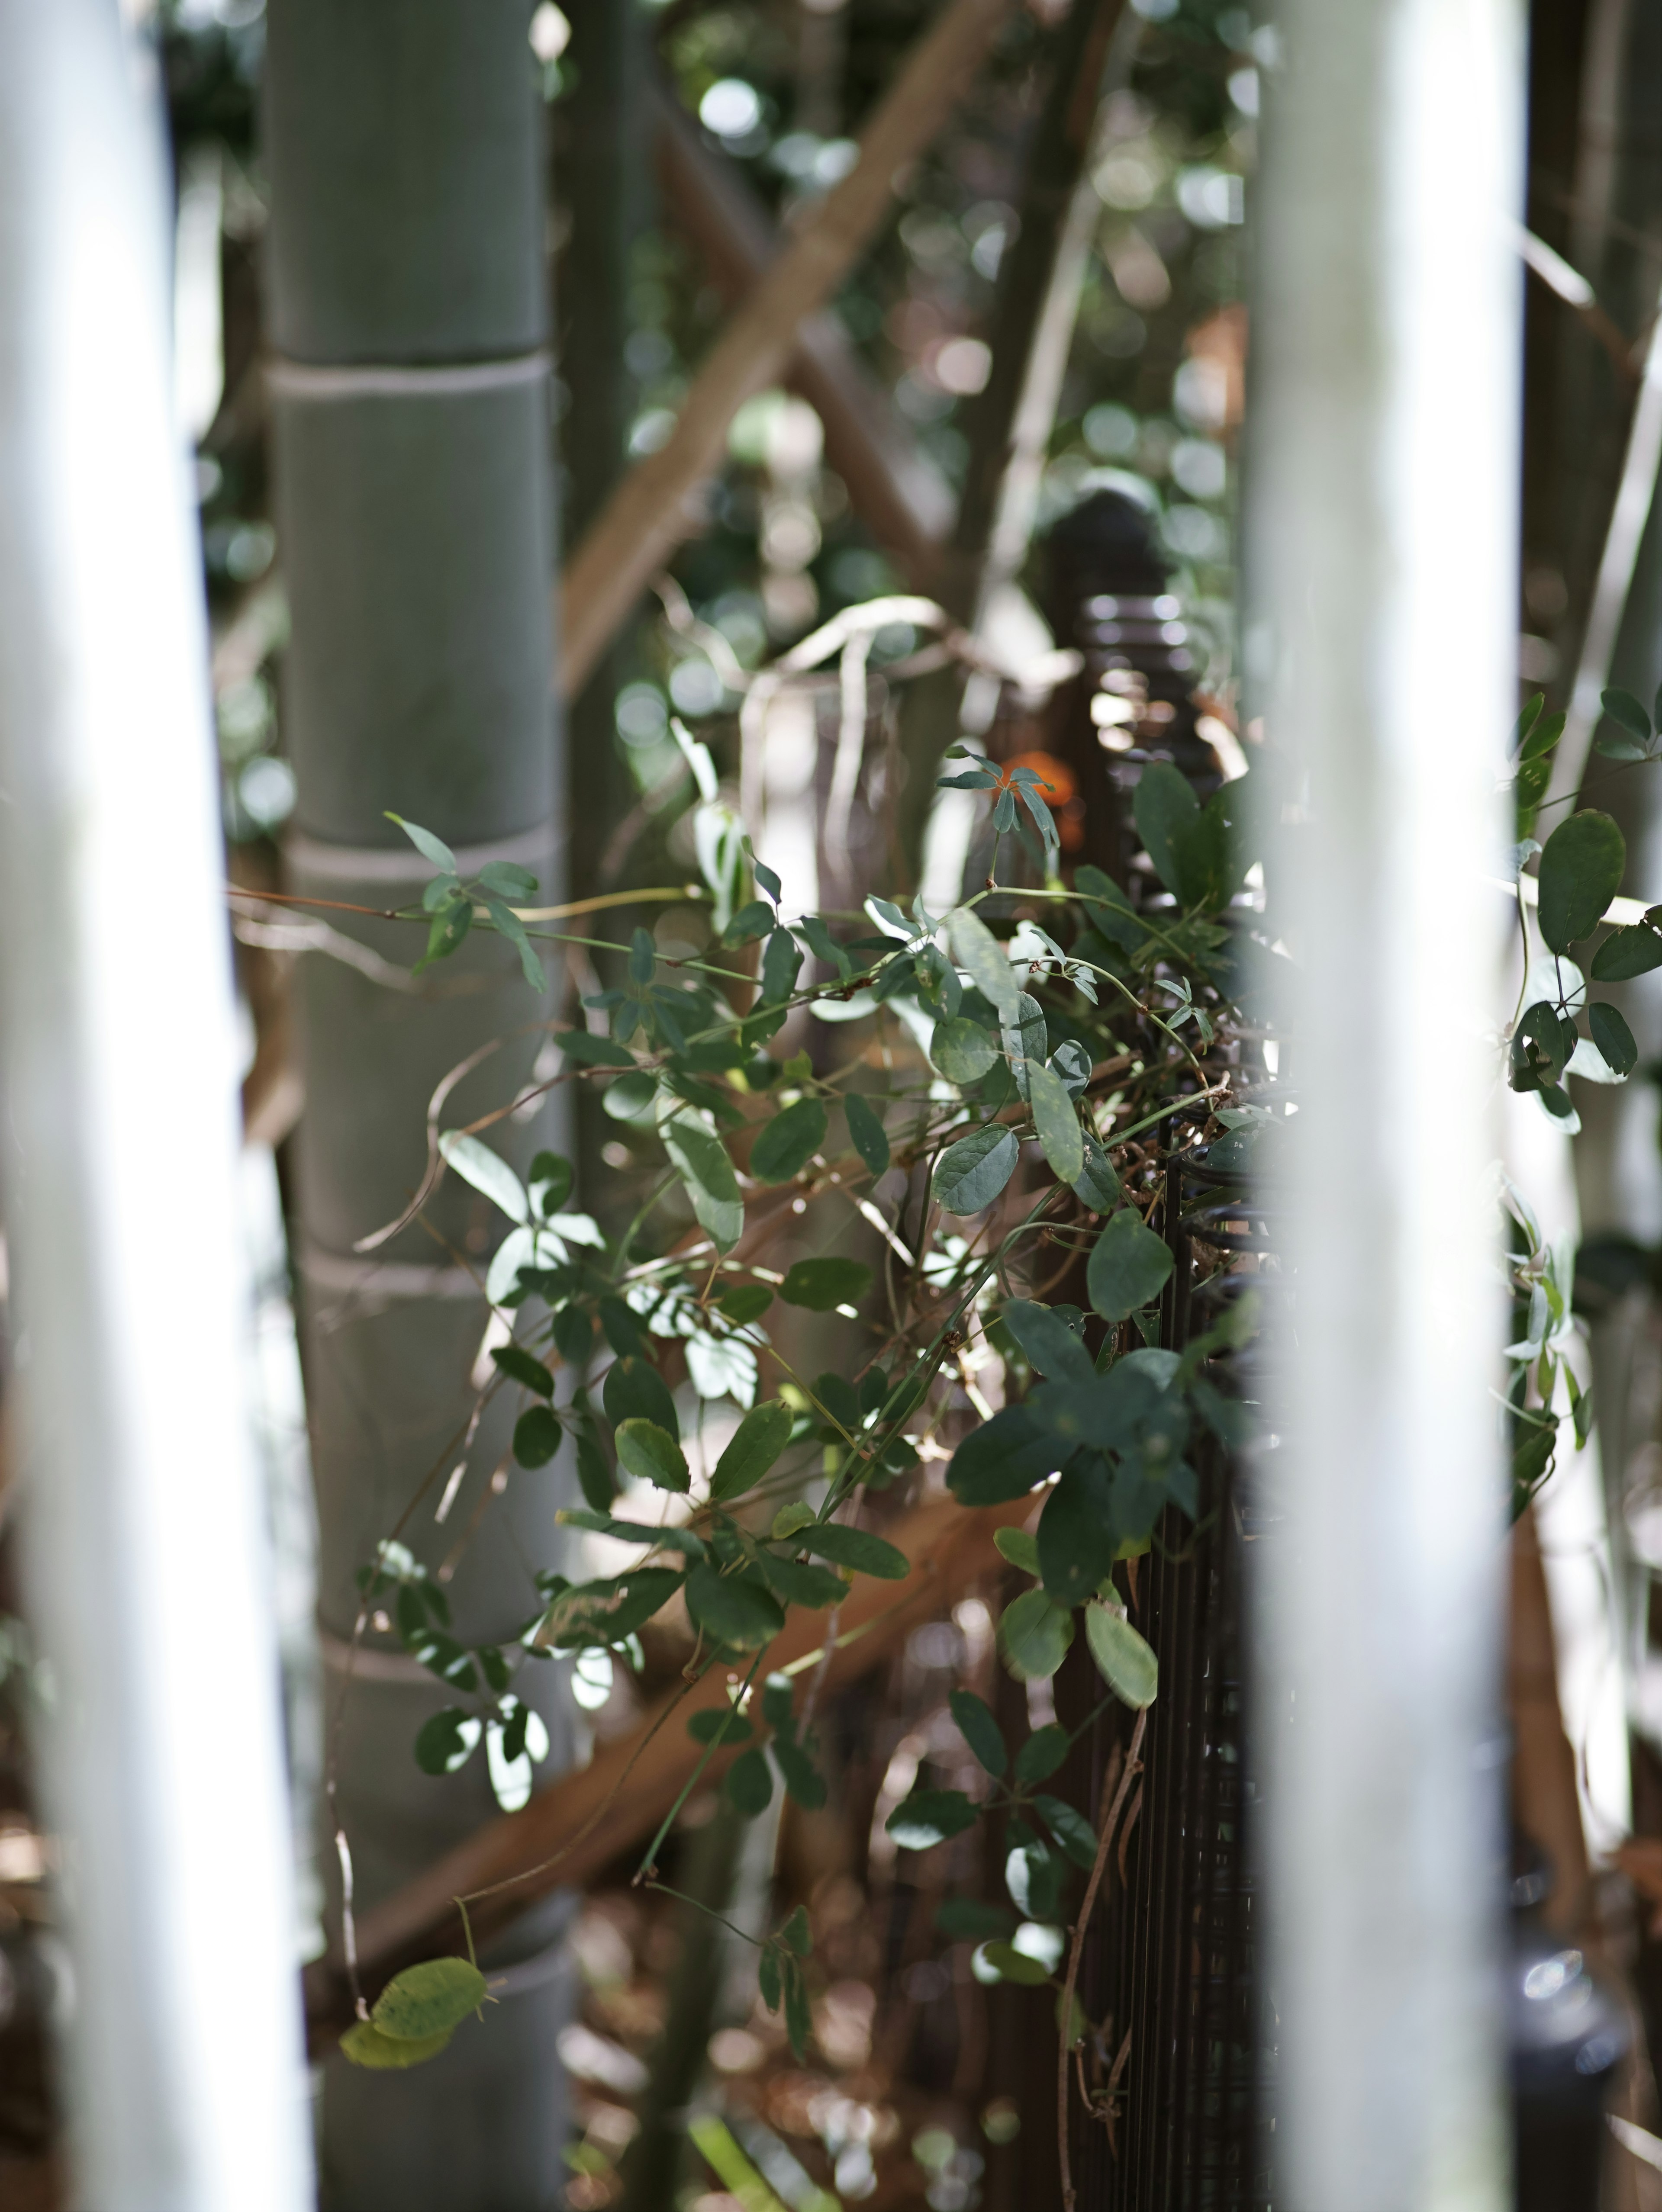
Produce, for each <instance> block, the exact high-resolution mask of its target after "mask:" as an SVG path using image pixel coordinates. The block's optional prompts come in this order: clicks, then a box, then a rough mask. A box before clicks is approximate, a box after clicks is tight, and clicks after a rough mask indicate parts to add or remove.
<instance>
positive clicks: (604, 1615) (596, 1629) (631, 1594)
mask: <svg viewBox="0 0 1662 2212" xmlns="http://www.w3.org/2000/svg"><path fill="white" fill-rule="evenodd" d="M703 1571H706V1570H703V1569H701V1570H700V1572H703ZM680 1586H681V1576H680V1574H679V1571H678V1570H677V1569H675V1568H673V1567H631V1568H630V1571H629V1572H628V1573H627V1574H622V1575H613V1576H612V1577H609V1578H606V1579H603V1580H601V1581H600V1582H592V1583H578V1585H577V1586H576V1588H575V1589H566V1590H562V1591H561V1592H560V1594H559V1595H558V1596H557V1597H556V1598H555V1599H553V1600H552V1601H551V1603H550V1605H549V1607H548V1610H547V1612H546V1613H545V1614H544V1616H543V1619H542V1620H541V1622H540V1623H539V1627H538V1631H537V1638H536V1640H537V1642H538V1644H539V1646H546V1645H549V1644H582V1643H594V1644H621V1643H622V1642H623V1640H624V1638H625V1637H626V1636H632V1635H633V1634H634V1632H635V1631H636V1629H637V1628H640V1627H642V1626H643V1625H644V1624H645V1623H646V1622H647V1621H648V1620H651V1618H652V1616H653V1614H654V1613H660V1612H661V1611H662V1609H663V1607H665V1606H667V1604H668V1603H669V1601H670V1599H671V1598H672V1597H673V1595H675V1592H676V1591H677V1590H678V1589H679V1588H680Z"/></svg>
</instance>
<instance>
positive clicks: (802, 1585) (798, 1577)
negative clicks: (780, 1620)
mask: <svg viewBox="0 0 1662 2212" xmlns="http://www.w3.org/2000/svg"><path fill="white" fill-rule="evenodd" d="M756 1564H757V1565H758V1567H759V1568H760V1569H761V1571H762V1572H763V1574H764V1577H766V1579H767V1583H768V1587H769V1588H770V1589H771V1590H772V1592H773V1594H774V1595H775V1596H776V1597H777V1598H778V1599H779V1600H780V1601H781V1602H782V1604H785V1605H803V1606H806V1607H807V1608H808V1610H809V1612H810V1613H823V1612H824V1611H825V1607H827V1606H828V1605H840V1604H841V1603H842V1601H843V1599H844V1598H845V1597H846V1596H847V1595H848V1594H849V1586H848V1584H847V1583H845V1582H844V1581H843V1577H841V1576H840V1575H834V1574H833V1573H832V1572H831V1569H830V1568H829V1567H816V1566H813V1565H810V1564H809V1562H808V1561H807V1559H782V1558H781V1557H780V1555H779V1553H777V1552H770V1551H769V1550H767V1549H766V1548H765V1547H763V1548H762V1549H761V1550H759V1551H758V1553H757V1555H756Z"/></svg>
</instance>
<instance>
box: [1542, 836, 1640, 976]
mask: <svg viewBox="0 0 1662 2212" xmlns="http://www.w3.org/2000/svg"><path fill="white" fill-rule="evenodd" d="M1627 857H1628V854H1627V846H1626V844H1625V842H1623V840H1622V832H1621V831H1620V830H1619V829H1617V828H1616V824H1615V823H1614V822H1612V821H1611V819H1610V816H1609V815H1608V814H1600V813H1598V812H1597V811H1595V810H1594V809H1592V808H1591V807H1588V808H1586V809H1584V810H1583V811H1581V812H1580V813H1579V814H1572V815H1571V816H1570V817H1569V819H1568V822H1561V823H1559V825H1558V827H1557V828H1556V829H1555V830H1554V831H1553V833H1552V835H1551V836H1550V837H1549V838H1548V840H1547V842H1546V849H1545V850H1544V851H1543V854H1542V855H1541V896H1540V904H1539V906H1538V908H1537V921H1538V922H1539V925H1540V930H1541V939H1542V942H1543V944H1544V945H1546V947H1547V949H1548V950H1549V951H1552V952H1567V951H1568V950H1569V948H1570V946H1571V945H1572V944H1573V943H1574V941H1575V939H1577V938H1578V937H1588V936H1591V935H1592V932H1593V931H1594V930H1595V929H1597V927H1598V924H1599V922H1600V921H1601V920H1602V919H1603V917H1604V909H1605V908H1606V907H1607V906H1608V905H1609V904H1610V901H1611V900H1612V899H1613V898H1614V897H1615V896H1616V893H1617V892H1618V891H1619V890H1621V888H1622V871H1623V870H1624V868H1625V867H1626V866H1627Z"/></svg>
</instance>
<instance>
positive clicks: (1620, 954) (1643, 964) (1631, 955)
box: [1592, 908, 1662, 983]
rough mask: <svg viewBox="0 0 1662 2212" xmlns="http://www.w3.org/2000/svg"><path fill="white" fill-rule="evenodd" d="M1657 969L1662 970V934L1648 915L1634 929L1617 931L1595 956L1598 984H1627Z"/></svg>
mask: <svg viewBox="0 0 1662 2212" xmlns="http://www.w3.org/2000/svg"><path fill="white" fill-rule="evenodd" d="M1653 912H1662V908H1653ZM1653 968H1662V931H1659V930H1658V929H1657V928H1656V927H1655V926H1654V924H1653V922H1652V920H1651V916H1650V915H1648V914H1647V915H1646V917H1645V919H1644V920H1643V921H1635V922H1634V923H1633V924H1632V925H1631V927H1628V928H1626V929H1613V930H1612V931H1611V932H1610V935H1609V936H1608V937H1607V938H1606V939H1604V943H1603V944H1602V945H1600V946H1599V948H1598V951H1597V952H1595V953H1594V954H1593V956H1592V978H1593V981H1595V982H1596V983H1626V982H1629V981H1631V980H1632V978H1633V977H1634V976H1635V975H1649V973H1650V971H1651V969H1653Z"/></svg>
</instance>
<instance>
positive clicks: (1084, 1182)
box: [1074, 1129, 1120, 1213]
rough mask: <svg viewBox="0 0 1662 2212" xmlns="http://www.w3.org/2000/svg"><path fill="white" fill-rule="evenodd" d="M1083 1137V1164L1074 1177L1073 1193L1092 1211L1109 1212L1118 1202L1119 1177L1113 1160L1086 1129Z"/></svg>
mask: <svg viewBox="0 0 1662 2212" xmlns="http://www.w3.org/2000/svg"><path fill="white" fill-rule="evenodd" d="M1084 1137H1085V1165H1084V1167H1083V1168H1082V1169H1081V1171H1080V1173H1079V1174H1078V1175H1076V1176H1075V1177H1074V1194H1075V1197H1077V1198H1079V1199H1080V1200H1082V1201H1083V1203H1084V1204H1085V1205H1087V1206H1089V1207H1090V1209H1091V1211H1092V1212H1093V1213H1109V1212H1112V1211H1113V1209H1114V1207H1115V1206H1117V1205H1118V1203H1119V1188H1120V1186H1119V1177H1118V1176H1117V1175H1116V1174H1115V1172H1114V1165H1113V1162H1112V1161H1111V1159H1110V1158H1109V1157H1108V1155H1107V1153H1106V1152H1104V1150H1103V1149H1102V1146H1101V1145H1100V1144H1099V1142H1098V1141H1097V1139H1096V1138H1095V1137H1093V1135H1092V1134H1091V1133H1090V1131H1089V1130H1088V1129H1087V1130H1086V1131H1085V1132H1084Z"/></svg>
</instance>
